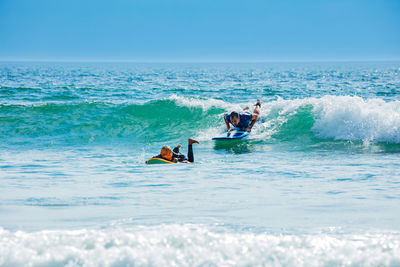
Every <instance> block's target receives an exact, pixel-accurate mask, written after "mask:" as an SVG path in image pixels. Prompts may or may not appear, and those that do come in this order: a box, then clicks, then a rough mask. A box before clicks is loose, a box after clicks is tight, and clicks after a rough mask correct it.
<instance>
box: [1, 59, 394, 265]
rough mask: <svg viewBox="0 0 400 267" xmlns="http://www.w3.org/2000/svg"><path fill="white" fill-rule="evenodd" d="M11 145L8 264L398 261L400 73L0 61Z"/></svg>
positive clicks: (344, 67) (4, 199) (4, 207)
mask: <svg viewBox="0 0 400 267" xmlns="http://www.w3.org/2000/svg"><path fill="white" fill-rule="evenodd" d="M257 98H260V99H261V100H262V101H263V105H262V109H261V116H260V118H259V120H258V122H257V124H256V126H255V127H254V128H253V130H252V133H251V135H250V138H249V139H248V140H245V141H241V142H233V143H227V142H217V143H216V142H214V141H212V140H211V138H212V137H214V136H217V135H221V134H222V133H223V132H224V131H225V126H224V122H223V114H225V113H227V112H231V111H233V110H236V111H240V110H242V109H244V108H246V107H249V108H250V110H251V109H253V108H254V103H255V101H256V99H257ZM189 137H192V138H196V139H198V140H199V141H200V144H199V145H194V154H195V163H194V164H191V165H188V164H174V165H146V164H144V162H145V161H146V160H147V159H148V158H150V157H151V156H154V155H156V154H158V153H159V150H160V148H161V146H163V145H165V144H167V145H170V146H171V147H174V146H176V145H177V144H181V145H182V149H181V150H182V152H184V153H186V151H187V139H188V138H189ZM0 139H1V142H0V150H1V153H0V187H1V194H0V203H1V205H0V266H400V208H399V207H400V193H399V192H400V174H399V169H400V63H398V62H386V63H385V62H380V63H377V62H375V63H318V64H317V63H296V64H289V63H287V64H278V63H270V64H111V63H108V64H100V63H96V64H95V63H0Z"/></svg>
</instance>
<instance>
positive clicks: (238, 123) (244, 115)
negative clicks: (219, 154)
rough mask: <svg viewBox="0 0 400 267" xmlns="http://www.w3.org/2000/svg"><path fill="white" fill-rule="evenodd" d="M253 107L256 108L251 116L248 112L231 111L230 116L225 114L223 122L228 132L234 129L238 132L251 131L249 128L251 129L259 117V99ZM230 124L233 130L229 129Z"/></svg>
mask: <svg viewBox="0 0 400 267" xmlns="http://www.w3.org/2000/svg"><path fill="white" fill-rule="evenodd" d="M255 106H256V107H255V109H254V111H253V114H251V113H250V112H248V111H245V112H240V113H238V112H236V111H232V112H231V114H225V115H224V120H225V124H226V128H227V129H228V132H229V131H231V130H233V129H234V128H236V129H237V130H240V131H251V128H253V126H254V124H255V123H256V121H257V119H258V116H259V115H260V108H261V101H260V99H257V103H256V105H255ZM245 110H248V108H246V109H245ZM230 124H232V125H233V127H234V128H232V129H231V126H230Z"/></svg>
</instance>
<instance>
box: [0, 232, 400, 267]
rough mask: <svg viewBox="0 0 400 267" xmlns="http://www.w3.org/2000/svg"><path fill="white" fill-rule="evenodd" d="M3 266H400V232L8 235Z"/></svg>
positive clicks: (0, 257)
mask: <svg viewBox="0 0 400 267" xmlns="http://www.w3.org/2000/svg"><path fill="white" fill-rule="evenodd" d="M0 247H1V250H0V265H1V266H127V265H129V266H137V265H138V266H199V265H207V266H397V265H399V264H400V233H398V232H382V231H381V232H376V233H364V234H339V233H334V232H333V233H332V232H329V231H327V233H319V234H307V235H283V234H278V235H273V234H268V233H260V234H255V233H250V232H247V233H232V232H230V231H221V229H219V230H218V231H213V230H211V229H210V228H208V227H205V226H202V225H159V226H152V227H135V228H130V229H122V228H120V229H109V230H86V229H83V230H75V231H68V230H59V231H48V230H47V231H40V232H33V233H28V232H22V231H17V232H10V231H6V230H4V229H1V228H0Z"/></svg>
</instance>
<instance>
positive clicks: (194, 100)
mask: <svg viewBox="0 0 400 267" xmlns="http://www.w3.org/2000/svg"><path fill="white" fill-rule="evenodd" d="M168 99H169V100H172V101H175V103H176V104H177V105H180V106H185V107H200V108H202V109H203V110H204V111H207V110H209V109H210V108H213V107H214V108H222V109H225V110H227V111H229V110H232V111H233V110H236V109H238V110H241V105H239V104H231V103H228V102H224V101H222V100H218V99H212V98H210V99H202V98H199V97H185V96H178V95H171V96H170V97H169V98H168Z"/></svg>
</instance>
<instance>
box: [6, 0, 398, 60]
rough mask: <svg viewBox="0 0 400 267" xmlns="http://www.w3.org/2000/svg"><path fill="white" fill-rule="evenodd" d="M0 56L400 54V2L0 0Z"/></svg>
mask: <svg viewBox="0 0 400 267" xmlns="http://www.w3.org/2000/svg"><path fill="white" fill-rule="evenodd" d="M0 60H71V61H74V60H83V61H85V60H88V61H92V60H99V61H102V60H105V61H178V62H179V61H221V62H235V61H238V62H241V61H250V62H251V61H319V60H400V0H331V1H326V0H302V1H301V0H290V1H289V0H271V1H269V0H263V1H261V0H260V1H252V0H248V1H245V0H240V1H239V0H229V1H225V0H221V1H218V0H169V1H167V0H158V1H155V0H113V1H105V0H68V1H65V0H0Z"/></svg>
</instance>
